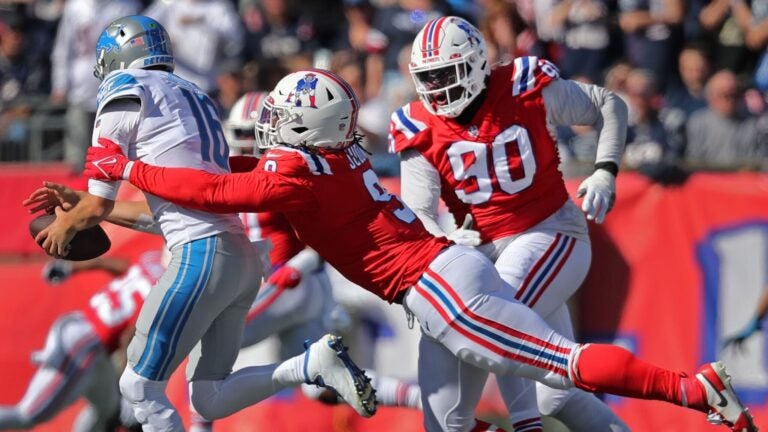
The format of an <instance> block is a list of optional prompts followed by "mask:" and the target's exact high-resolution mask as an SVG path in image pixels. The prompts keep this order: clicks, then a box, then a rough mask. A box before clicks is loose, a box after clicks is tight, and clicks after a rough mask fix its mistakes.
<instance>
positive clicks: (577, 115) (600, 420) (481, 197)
mask: <svg viewBox="0 0 768 432" xmlns="http://www.w3.org/2000/svg"><path fill="white" fill-rule="evenodd" d="M409 67H410V71H411V75H412V77H413V80H414V83H415V85H416V91H417V93H418V94H419V98H420V101H415V102H411V103H410V104H408V105H405V106H404V107H402V108H400V109H398V110H396V111H395V112H394V113H393V114H392V120H391V122H390V136H389V147H390V151H392V152H397V153H399V154H400V157H401V168H402V169H401V173H402V174H401V175H402V189H401V192H402V196H403V200H404V201H405V203H406V204H407V205H408V206H409V207H411V208H412V209H413V210H414V212H415V213H416V214H417V215H418V216H419V218H420V219H421V220H422V221H423V222H424V225H425V226H426V227H427V228H428V229H429V231H430V232H431V233H432V234H434V235H438V236H441V235H446V233H445V232H443V230H442V229H441V227H440V226H439V225H438V221H437V218H438V203H439V200H440V199H441V198H442V200H443V201H444V202H445V203H446V205H447V207H448V209H449V210H450V211H451V212H452V213H453V215H454V217H455V220H456V221H457V223H456V225H457V226H459V227H460V228H458V229H456V230H455V231H453V232H450V233H448V234H447V236H448V238H450V239H451V240H453V241H455V242H457V243H460V244H464V245H467V246H476V247H477V248H478V250H479V251H480V252H482V253H483V254H484V255H486V256H487V257H488V258H490V259H491V261H493V262H494V263H495V264H496V269H497V270H498V272H499V274H500V275H501V277H502V279H504V281H505V282H507V283H508V284H509V288H510V289H512V290H513V291H512V292H510V293H509V294H510V295H514V297H515V298H516V299H517V300H519V301H521V302H522V303H524V304H525V305H527V306H528V307H530V308H532V309H533V310H535V311H536V312H537V313H538V314H539V315H540V316H541V317H542V318H544V320H545V321H546V322H547V324H549V325H550V326H551V327H552V328H554V329H555V330H557V331H558V332H559V333H560V334H563V335H565V336H567V337H569V338H573V335H574V334H573V327H572V324H571V319H570V315H569V312H568V307H567V306H566V304H565V302H566V301H567V300H568V298H569V297H570V296H571V295H572V294H573V293H574V292H575V291H576V290H577V289H578V288H579V286H580V285H581V283H582V281H583V280H584V278H585V277H586V274H587V271H588V270H589V265H590V262H591V258H592V251H591V248H590V242H589V234H588V231H587V223H586V221H585V220H584V216H582V214H581V212H580V211H579V209H578V208H577V207H576V205H575V204H574V203H573V201H571V200H570V199H569V197H568V193H567V192H566V189H565V184H564V183H563V176H562V174H561V172H560V171H559V169H558V165H559V162H560V161H559V157H558V153H557V145H556V143H555V141H554V139H553V138H552V134H551V133H550V127H551V126H552V125H561V124H562V125H572V124H585V125H592V126H594V127H595V128H596V129H597V130H598V131H599V133H600V135H599V136H600V138H599V141H598V148H597V164H596V168H597V169H596V170H595V173H594V174H593V175H592V176H591V177H590V178H588V179H587V180H586V181H585V182H584V183H583V184H582V185H581V187H580V188H579V190H580V191H582V192H579V193H580V194H584V195H585V197H584V201H583V205H582V209H583V210H584V211H585V212H586V214H587V218H588V219H591V220H595V221H596V222H598V223H600V222H602V221H603V219H604V218H605V214H606V212H607V211H608V210H609V209H610V206H611V204H612V202H613V196H614V182H615V179H614V177H615V176H616V173H617V171H618V164H619V162H620V159H621V155H622V153H623V149H624V140H625V136H626V126H627V108H626V105H625V104H624V102H622V101H621V99H619V98H618V97H617V96H615V95H614V94H612V93H611V92H609V91H607V90H605V89H603V88H600V87H597V86H590V85H583V84H579V83H576V82H574V81H568V80H562V79H559V76H558V71H557V69H556V68H555V66H554V65H552V64H551V63H550V62H548V61H546V60H543V59H538V58H536V57H521V58H517V59H515V60H514V62H512V63H510V64H507V65H501V66H498V67H496V68H492V67H491V65H490V64H489V63H488V58H487V54H486V48H485V42H484V40H483V36H482V35H481V34H480V32H479V31H478V30H477V29H476V28H475V27H473V26H472V24H470V23H468V22H467V21H465V20H463V19H461V18H457V17H441V18H437V19H434V20H432V21H430V22H428V23H427V24H426V25H425V26H424V28H423V29H422V30H421V32H420V33H419V34H418V35H417V36H416V39H415V40H414V42H413V47H412V50H411V60H410V64H409ZM465 222H466V223H465ZM470 225H471V226H470ZM498 378H499V379H498V382H499V389H500V391H501V394H502V395H503V397H504V400H505V402H506V404H507V408H508V410H509V412H510V420H511V422H512V423H513V424H515V425H520V427H516V430H518V431H525V432H533V431H541V430H542V425H541V419H540V418H539V413H541V414H544V415H549V416H553V417H555V418H557V419H558V420H560V421H561V422H562V423H564V424H565V425H566V426H568V428H569V429H570V430H573V431H594V430H612V431H628V430H629V428H628V427H627V426H626V425H625V424H624V423H623V422H622V421H621V420H620V419H619V418H618V417H617V416H616V415H615V414H614V413H613V412H612V411H611V410H610V409H609V408H608V407H607V406H606V405H605V404H604V403H603V402H601V401H600V400H599V399H597V398H596V397H594V396H593V395H591V394H588V393H586V392H584V391H581V390H579V389H576V388H571V389H568V390H562V389H552V388H549V387H547V386H545V385H542V384H538V385H537V386H536V387H534V386H532V385H531V384H530V382H526V381H525V380H523V379H521V378H518V377H512V376H508V377H498ZM537 397H538V407H537V400H536V399H537ZM584 412H589V413H590V415H588V416H586V415H584Z"/></svg>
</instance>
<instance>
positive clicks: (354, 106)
mask: <svg viewBox="0 0 768 432" xmlns="http://www.w3.org/2000/svg"><path fill="white" fill-rule="evenodd" d="M310 70H312V71H313V72H317V73H319V74H320V75H323V76H325V77H327V78H330V79H331V80H332V81H333V82H335V83H336V84H338V85H339V86H340V87H341V88H342V89H344V92H345V93H346V94H347V97H348V98H349V101H350V102H351V103H352V115H351V117H352V118H351V119H350V120H354V121H350V122H349V131H348V132H347V138H352V136H353V134H354V132H355V128H354V126H355V124H357V97H356V96H355V92H354V91H353V90H352V87H350V86H349V84H347V82H346V81H344V80H343V79H341V78H339V77H338V76H337V75H336V74H334V73H333V72H329V71H327V70H323V69H310Z"/></svg>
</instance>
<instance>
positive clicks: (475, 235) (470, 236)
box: [448, 214, 481, 247]
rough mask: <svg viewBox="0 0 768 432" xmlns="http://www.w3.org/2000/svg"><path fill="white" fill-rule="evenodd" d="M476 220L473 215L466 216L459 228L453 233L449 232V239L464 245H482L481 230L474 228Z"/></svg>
mask: <svg viewBox="0 0 768 432" xmlns="http://www.w3.org/2000/svg"><path fill="white" fill-rule="evenodd" d="M474 222H475V221H474V219H472V215H471V214H467V217H466V218H464V223H463V224H462V225H461V228H458V229H456V230H455V231H453V232H452V233H450V234H448V240H450V241H452V242H454V243H456V244H460V245H464V246H470V247H474V246H480V243H481V240H480V232H479V231H475V230H473V229H472V226H473V225H474Z"/></svg>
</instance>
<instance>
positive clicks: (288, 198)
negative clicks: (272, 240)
mask: <svg viewBox="0 0 768 432" xmlns="http://www.w3.org/2000/svg"><path fill="white" fill-rule="evenodd" d="M130 180H131V183H133V184H134V185H135V186H136V187H138V188H139V189H141V190H143V191H144V192H148V193H151V194H153V195H156V196H158V197H160V198H162V199H165V200H168V201H171V202H173V203H175V204H178V205H181V206H184V207H189V208H192V209H196V210H203V211H210V212H214V213H239V212H264V211H277V212H291V211H313V210H315V209H317V208H318V202H317V199H316V197H315V195H314V194H313V193H312V191H311V190H310V189H309V187H307V186H304V185H303V184H301V182H300V181H298V180H297V181H291V180H293V179H290V178H286V177H284V176H282V175H279V174H275V173H267V172H265V171H251V172H248V173H241V174H211V173H209V172H206V171H200V170H195V169H191V168H165V167H157V166H153V165H148V164H144V163H140V162H137V163H136V164H135V166H134V167H133V169H132V170H131V174H130Z"/></svg>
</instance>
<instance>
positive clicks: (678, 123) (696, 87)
mask: <svg viewBox="0 0 768 432" xmlns="http://www.w3.org/2000/svg"><path fill="white" fill-rule="evenodd" d="M678 67H679V73H680V79H679V80H677V79H676V80H674V81H673V83H672V85H670V86H669V87H668V89H667V93H666V95H665V97H664V107H663V109H662V110H661V113H660V118H661V122H662V123H663V124H664V128H665V129H666V130H667V143H668V145H669V148H670V150H671V151H672V156H673V157H672V159H673V160H674V161H678V160H679V159H680V158H681V157H682V156H683V153H684V152H685V146H686V131H685V127H686V123H687V122H688V119H689V118H690V117H691V114H693V113H694V112H696V111H698V110H700V109H703V108H706V106H707V101H706V98H705V97H704V85H705V84H706V82H707V78H709V60H708V59H707V57H706V55H705V53H704V51H703V50H701V49H700V48H697V47H693V46H689V47H686V48H685V49H683V51H682V52H681V53H680V57H679V60H678Z"/></svg>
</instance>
